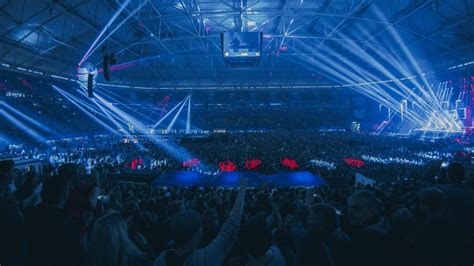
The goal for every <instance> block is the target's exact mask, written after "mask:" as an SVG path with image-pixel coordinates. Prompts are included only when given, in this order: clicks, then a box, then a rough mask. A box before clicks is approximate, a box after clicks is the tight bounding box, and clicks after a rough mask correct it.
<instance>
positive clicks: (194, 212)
mask: <svg viewBox="0 0 474 266" xmlns="http://www.w3.org/2000/svg"><path fill="white" fill-rule="evenodd" d="M272 134H273V135H272ZM275 134H278V135H275ZM276 136H278V137H279V141H280V143H277V141H278V140H276V139H275V137H276ZM293 136H294V133H293ZM298 136H299V138H296V137H291V135H290V134H288V135H286V134H285V133H268V134H260V135H259V134H238V135H230V136H225V137H222V136H220V137H214V138H213V139H212V140H207V142H204V143H202V142H198V141H196V140H187V141H181V144H182V145H183V147H186V148H187V149H188V150H189V151H190V152H191V153H195V154H197V155H199V156H200V158H206V159H209V158H212V157H211V156H214V157H216V160H217V161H218V160H223V159H228V160H230V159H231V160H235V161H239V160H244V159H248V158H252V157H260V158H263V161H264V163H265V162H266V161H267V160H266V159H265V158H272V157H276V158H279V156H280V155H282V154H287V155H286V156H290V155H291V156H293V158H296V159H297V160H299V161H301V162H303V161H304V159H303V158H306V159H308V161H309V159H313V158H320V159H324V160H328V161H331V160H336V159H335V158H338V157H342V156H344V157H346V156H348V157H349V156H351V157H358V156H361V155H362V154H366V153H370V154H369V155H371V156H374V155H380V156H385V155H387V156H392V157H397V156H403V157H404V158H410V157H411V156H413V157H415V156H417V155H416V154H419V153H422V154H427V155H428V156H431V157H433V156H438V155H440V154H442V153H444V152H447V151H443V150H442V147H443V146H446V145H447V144H448V142H438V143H431V142H429V143H421V142H417V141H414V140H409V139H407V140H400V139H396V138H386V137H383V138H382V139H378V138H379V137H372V136H359V135H347V136H344V135H340V134H336V135H315V134H310V133H306V134H299V133H298ZM323 139H324V141H323ZM377 140H378V141H377ZM323 142H326V143H328V144H327V145H322V144H321V143H323ZM73 143H74V144H71V143H68V144H66V143H56V146H55V147H54V151H55V153H54V154H53V155H54V156H58V154H61V153H62V152H64V154H66V155H65V156H63V158H69V156H70V157H71V158H73V159H74V160H69V159H64V160H62V159H61V160H56V162H55V163H52V164H51V165H50V167H49V168H46V169H45V171H44V172H43V173H42V174H41V175H39V174H38V173H35V172H33V171H19V170H17V169H15V165H14V163H13V161H11V160H4V161H1V162H0V177H1V179H0V213H1V215H2V216H1V217H2V219H0V223H1V224H0V230H1V232H0V235H1V236H2V237H1V240H0V241H1V242H0V263H1V264H2V265H472V263H473V262H474V253H473V252H472V250H474V230H473V228H474V226H473V225H474V206H473V205H474V184H473V183H472V180H471V179H470V178H471V175H470V174H469V172H468V171H467V169H465V167H467V166H468V165H467V164H466V163H465V162H464V163H458V162H451V163H449V165H447V166H446V165H444V167H443V168H442V169H443V170H442V171H439V172H432V175H431V178H429V179H424V178H421V175H419V174H420V173H421V172H422V171H418V170H417V171H414V170H413V169H411V168H413V167H416V169H418V168H421V170H425V172H427V173H430V171H428V170H430V169H427V168H428V167H429V165H409V164H381V163H378V165H377V164H375V163H374V164H367V165H365V166H364V167H367V168H370V167H376V168H378V170H375V171H379V172H383V173H385V174H386V175H388V174H391V175H392V178H391V179H386V180H385V179H379V182H378V183H377V185H370V186H369V185H367V186H361V185H350V186H346V187H342V188H341V187H340V188H333V187H326V186H324V187H311V188H278V189H276V188H271V187H265V186H264V187H258V188H252V189H250V188H247V182H248V181H247V180H241V184H240V188H234V189H224V188H211V187H187V188H183V187H152V186H150V185H149V184H147V183H131V182H114V181H112V180H109V179H107V178H104V177H103V176H101V173H102V172H103V169H105V168H103V167H108V168H110V171H115V170H116V167H119V164H117V165H115V166H114V165H113V163H112V165H108V164H110V162H109V161H103V162H102V164H103V167H96V168H93V169H90V173H89V172H88V171H86V170H84V167H85V166H87V165H85V164H84V163H83V161H77V160H75V159H78V158H80V157H81V156H85V157H83V158H86V157H87V156H90V155H94V156H99V155H100V157H101V158H102V157H104V158H105V157H107V156H109V157H108V158H112V157H113V158H116V155H117V154H113V156H112V155H111V151H120V153H122V152H123V154H125V153H132V155H133V156H132V157H131V158H136V157H137V156H136V155H144V154H145V153H146V152H148V153H156V154H154V155H153V156H155V155H158V154H159V153H158V151H157V150H158V149H151V147H152V144H151V143H144V144H145V147H142V148H136V147H135V145H133V144H123V143H117V142H116V139H114V138H112V137H108V138H105V139H100V140H94V141H91V140H89V141H85V140H84V143H80V141H76V142H73ZM91 143H93V145H92V146H93V147H91V146H90V144H91ZM71 145H75V148H72V146H71ZM44 147H49V146H47V145H46V146H44ZM44 147H39V148H38V150H37V151H36V152H29V151H25V152H24V154H25V156H30V155H31V154H35V156H40V155H41V152H44V151H45V152H44V155H41V156H44V157H45V158H46V159H48V160H50V159H51V156H53V155H52V154H47V153H48V152H51V148H48V149H49V150H48V149H45V150H43V149H42V148H44ZM435 147H437V149H436V150H437V152H436V153H433V152H430V151H432V149H433V148H435ZM62 149H65V150H62ZM68 149H69V150H68ZM213 149H215V150H214V151H213ZM65 151H66V152H65ZM107 151H108V153H107ZM240 152H246V153H244V154H243V155H241V154H239V153H240ZM71 153H72V155H67V154H71ZM133 153H135V154H133ZM374 153H377V154H374ZM288 154H289V155H288ZM298 154H299V155H300V156H301V157H297V156H298ZM153 156H152V155H150V157H153ZM331 156H334V157H331ZM425 157H426V156H425ZM97 158H98V157H97ZM163 159H167V160H168V161H169V163H168V167H170V166H171V167H179V165H180V164H179V162H178V161H176V160H174V159H173V158H171V157H163ZM453 159H454V158H451V160H453ZM111 160H112V159H111ZM112 161H113V160H112ZM124 161H126V158H125V159H124ZM175 161H176V162H175ZM71 162H74V163H71ZM211 162H212V160H211ZM342 164H343V163H342ZM272 167H273V166H271V164H270V166H269V167H268V168H263V169H261V170H260V171H265V172H266V171H278V170H279V169H278V168H276V166H275V168H272ZM308 167H309V166H308ZM339 167H340V166H339ZM407 169H410V170H407ZM367 171H369V170H367ZM406 171H410V175H405V174H400V173H405V172H406ZM343 173H345V172H343ZM400 176H403V178H401V179H400V178H397V177H400ZM435 176H437V177H438V178H435Z"/></svg>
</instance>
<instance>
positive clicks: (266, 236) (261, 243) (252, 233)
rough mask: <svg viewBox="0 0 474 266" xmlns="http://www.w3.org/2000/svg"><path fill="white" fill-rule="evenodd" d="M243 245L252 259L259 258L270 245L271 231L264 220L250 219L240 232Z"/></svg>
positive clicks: (258, 217) (258, 218)
mask: <svg viewBox="0 0 474 266" xmlns="http://www.w3.org/2000/svg"><path fill="white" fill-rule="evenodd" d="M242 237H243V241H244V245H245V247H246V248H247V250H248V253H249V254H250V255H252V256H253V257H256V258H258V257H261V256H263V255H265V252H267V250H268V249H269V248H270V246H271V245H272V231H271V229H270V226H268V223H267V221H266V220H265V219H263V218H262V217H261V216H259V215H257V216H255V217H252V218H251V219H250V220H249V221H248V222H247V223H246V224H245V226H244V228H243V230H242Z"/></svg>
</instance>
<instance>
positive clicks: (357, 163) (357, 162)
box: [343, 158, 365, 168]
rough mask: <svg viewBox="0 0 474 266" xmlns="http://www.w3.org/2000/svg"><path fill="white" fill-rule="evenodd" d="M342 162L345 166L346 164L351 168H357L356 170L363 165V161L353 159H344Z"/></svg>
mask: <svg viewBox="0 0 474 266" xmlns="http://www.w3.org/2000/svg"><path fill="white" fill-rule="evenodd" d="M343 160H344V162H345V163H346V164H348V165H350V166H352V167H357V168H361V167H362V166H364V164H365V163H364V161H362V160H358V159H354V158H344V159H343Z"/></svg>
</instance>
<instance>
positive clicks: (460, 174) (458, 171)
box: [447, 162, 464, 183]
mask: <svg viewBox="0 0 474 266" xmlns="http://www.w3.org/2000/svg"><path fill="white" fill-rule="evenodd" d="M447 174H448V180H449V182H453V183H461V182H462V181H463V180H464V167H463V166H462V164H460V163H458V162H452V163H450V164H449V165H448V169H447Z"/></svg>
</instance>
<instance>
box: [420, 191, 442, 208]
mask: <svg viewBox="0 0 474 266" xmlns="http://www.w3.org/2000/svg"><path fill="white" fill-rule="evenodd" d="M418 197H419V200H420V204H421V205H422V206H424V207H425V208H426V210H427V211H428V212H430V213H436V212H439V211H441V210H442V209H443V208H444V200H445V197H444V193H443V192H442V191H441V190H439V189H437V188H433V187H429V188H425V189H423V190H421V191H420V192H418Z"/></svg>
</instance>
